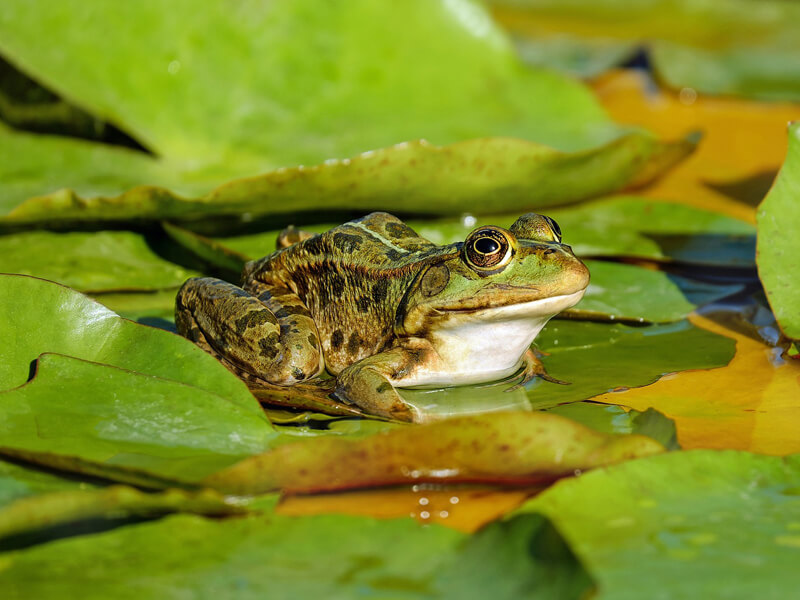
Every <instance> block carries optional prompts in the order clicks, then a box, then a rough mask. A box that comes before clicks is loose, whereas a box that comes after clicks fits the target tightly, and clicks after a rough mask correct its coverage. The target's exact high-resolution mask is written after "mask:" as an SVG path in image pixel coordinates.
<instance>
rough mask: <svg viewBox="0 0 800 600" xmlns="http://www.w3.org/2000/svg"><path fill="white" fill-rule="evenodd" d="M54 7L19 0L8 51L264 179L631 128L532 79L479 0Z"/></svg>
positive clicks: (540, 77)
mask: <svg viewBox="0 0 800 600" xmlns="http://www.w3.org/2000/svg"><path fill="white" fill-rule="evenodd" d="M89 7H90V9H89ZM43 8H45V5H44V4H42V5H38V3H37V2H23V1H21V0H14V1H10V2H9V3H8V4H7V6H6V10H4V11H3V15H2V17H0V39H2V42H1V43H0V50H1V51H2V53H3V54H5V55H6V56H7V57H9V58H10V60H11V61H12V62H13V63H15V64H16V65H18V66H20V67H21V68H22V69H23V70H24V71H26V72H28V73H31V74H33V75H34V76H35V77H36V78H37V79H39V80H41V81H43V82H44V83H46V84H48V85H49V86H50V87H51V88H52V89H54V90H56V91H58V92H59V93H61V94H62V95H63V96H64V97H66V98H68V99H70V100H71V101H72V102H74V103H75V104H78V105H79V106H83V107H85V108H87V109H88V110H89V111H90V112H91V113H92V114H95V115H98V116H101V117H103V118H105V119H107V120H108V121H110V122H112V123H114V124H116V125H118V126H119V127H121V128H122V129H124V130H126V131H128V132H129V133H132V134H133V135H134V137H136V138H137V139H139V140H140V141H142V142H143V143H144V144H145V146H147V147H148V148H151V149H153V150H154V151H155V152H156V153H157V154H158V155H160V156H165V157H172V158H177V159H181V160H183V159H191V160H200V161H202V162H203V163H206V164H214V163H219V162H221V161H225V162H231V163H232V162H236V161H244V162H247V163H249V164H248V167H249V168H248V170H249V171H251V172H253V171H254V169H253V167H254V166H256V165H257V166H258V170H263V169H264V168H269V167H276V166H282V165H284V166H288V165H298V164H315V163H319V162H322V161H323V160H325V159H327V158H332V157H340V158H342V157H346V156H353V155H355V154H357V153H359V152H362V151H364V150H369V149H373V148H381V147H384V146H389V145H391V144H394V143H397V142H401V141H404V140H410V139H418V138H422V137H425V138H427V139H429V140H431V141H432V142H433V143H435V144H448V143H452V142H455V141H459V140H463V139H467V138H472V137H481V136H485V135H514V136H517V137H522V138H526V139H534V140H537V141H539V142H542V143H545V144H549V145H552V146H555V147H559V148H561V149H565V150H566V149H576V148H588V147H592V146H596V145H598V144H601V143H604V142H606V141H608V140H609V139H611V138H612V137H614V136H615V135H616V134H617V133H618V132H619V129H618V128H616V127H615V126H613V125H612V124H611V123H609V121H608V120H607V119H606V117H605V116H604V114H603V112H602V110H601V109H600V108H599V106H598V105H597V103H596V102H595V101H594V100H593V98H592V97H591V94H590V93H589V92H588V91H587V90H586V89H584V88H583V87H582V86H580V85H578V84H576V83H574V82H572V81H570V80H568V79H565V78H563V77H561V76H559V75H556V74H552V73H549V72H547V71H537V72H535V73H531V72H529V71H526V70H525V69H524V68H523V67H522V66H521V65H520V64H519V63H518V62H517V61H516V60H515V56H514V51H513V48H512V46H511V44H510V43H509V42H508V40H507V39H506V38H505V37H504V35H503V33H502V32H501V31H500V29H499V28H497V27H496V26H495V25H494V23H493V22H492V21H491V19H490V17H489V16H488V15H487V14H486V13H485V11H484V10H483V9H482V8H481V7H480V6H479V5H477V4H476V3H473V2H468V1H463V0H457V1H455V2H451V3H444V2H437V3H434V4H431V3H430V2H427V1H426V0H410V1H409V2H404V3H402V4H401V5H397V4H394V3H392V4H386V5H381V6H375V5H373V4H371V3H369V2H368V1H366V0H356V1H354V2H351V3H348V4H347V6H344V7H342V6H333V5H331V6H320V5H319V3H317V2H313V1H312V0H293V1H291V2H281V3H278V4H265V5H249V6H247V7H246V8H245V7H242V9H241V10H231V9H230V5H229V4H228V3H227V2H224V1H221V0H217V1H213V2H207V3H205V4H204V6H203V10H202V11H198V10H196V5H195V4H193V3H192V2H189V1H188V0H183V1H181V2H176V3H173V4H172V5H171V7H170V10H169V11H164V10H162V7H160V6H157V5H155V4H154V5H148V4H136V5H131V6H130V7H127V8H125V9H124V10H122V11H121V10H120V7H119V6H118V4H117V3H115V2H110V1H103V0H95V1H93V2H91V4H90V5H88V6H87V5H86V4H84V3H82V2H78V1H77V0H68V1H65V2H63V3H61V4H60V5H59V6H58V7H51V6H47V19H45V20H43V19H42V12H43ZM113 23H120V24H122V23H124V24H125V25H126V26H125V27H120V28H118V29H117V34H116V35H114V36H112V37H108V36H102V35H93V36H92V44H91V50H90V49H89V48H88V47H87V46H86V35H87V33H86V32H100V31H103V28H106V27H108V26H109V25H110V24H113ZM223 32H224V35H223V34H222V33H223ZM43 35H44V36H47V39H48V44H46V45H44V44H42V43H41V40H42V36H43ZM431 56H436V57H437V60H435V61H431V60H429V59H430V57H431ZM490 82H491V84H492V86H491V87H488V84H490ZM143 86H145V88H146V92H147V93H143V89H144V88H143ZM531 98H535V99H536V102H531V101H530V100H531ZM562 117H563V118H562Z"/></svg>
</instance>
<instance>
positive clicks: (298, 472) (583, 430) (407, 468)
mask: <svg viewBox="0 0 800 600" xmlns="http://www.w3.org/2000/svg"><path fill="white" fill-rule="evenodd" d="M663 450H664V448H663V446H662V445H661V444H659V443H658V442H656V441H655V440H653V439H651V438H649V437H644V436H639V435H624V436H614V435H608V434H604V433H600V432H598V431H594V430H592V429H589V428H587V427H584V426H583V425H579V424H578V423H575V422H573V421H570V420H568V419H564V418H562V417H558V416H556V415H548V414H545V413H542V412H498V413H493V414H486V415H480V416H471V417H460V418H454V419H447V420H445V421H440V422H437V423H431V424H427V425H419V426H407V427H400V428H397V429H390V430H388V431H383V432H381V433H379V434H376V435H372V436H368V437H364V438H361V439H339V438H337V437H333V436H329V437H320V438H315V439H312V440H307V441H301V442H295V443H286V444H283V445H281V446H278V447H277V448H274V449H272V450H270V451H268V452H266V453H264V454H260V455H258V456H252V457H250V458H247V459H245V460H242V461H241V462H240V463H238V464H236V465H233V466H232V467H229V468H227V469H224V470H222V471H220V472H218V473H215V474H213V475H211V476H209V477H207V478H206V479H205V480H204V482H203V483H204V484H205V485H207V486H209V487H212V488H214V489H219V490H221V491H223V492H227V493H232V494H237V495H240V494H260V493H266V492H270V491H274V490H278V489H280V490H283V491H285V492H289V493H297V492H300V493H309V492H318V491H332V490H343V489H354V488H361V487H369V486H377V485H397V484H402V483H423V482H437V483H459V482H483V483H498V484H508V483H521V482H541V481H550V480H553V479H557V478H558V477H563V476H565V475H568V474H571V473H572V472H573V471H574V470H575V469H581V470H583V469H590V468H594V467H598V466H601V465H605V464H613V463H615V462H618V461H621V460H627V459H630V458H635V457H638V456H647V455H650V454H654V453H658V452H663Z"/></svg>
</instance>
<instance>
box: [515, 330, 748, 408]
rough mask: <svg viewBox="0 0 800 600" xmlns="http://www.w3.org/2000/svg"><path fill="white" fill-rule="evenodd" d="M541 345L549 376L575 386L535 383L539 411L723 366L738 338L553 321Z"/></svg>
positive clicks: (532, 390)
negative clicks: (664, 377)
mask: <svg viewBox="0 0 800 600" xmlns="http://www.w3.org/2000/svg"><path fill="white" fill-rule="evenodd" d="M536 345H537V346H538V347H539V348H540V349H541V350H542V351H543V352H545V353H547V355H546V356H544V357H542V362H543V363H544V366H545V368H546V369H547V372H548V373H549V374H550V375H551V376H552V377H555V378H557V379H561V380H563V381H567V382H569V383H570V385H557V384H554V383H549V382H547V381H543V380H540V379H536V380H534V381H533V382H531V383H530V384H528V386H527V387H528V398H529V400H530V402H531V405H532V407H533V408H548V407H552V406H556V405H558V404H564V403H567V402H575V401H578V400H586V399H589V398H591V397H593V396H596V395H598V394H604V393H606V392H610V391H614V390H615V389H627V388H629V387H638V386H642V385H647V384H650V383H653V382H654V381H656V380H658V379H659V377H661V376H662V375H664V374H666V373H673V372H675V371H685V370H687V369H713V368H715V367H721V366H724V365H726V364H728V362H729V361H730V360H731V358H733V355H734V353H735V351H736V342H735V340H733V339H731V338H727V337H724V336H721V335H717V334H715V333H711V332H710V331H706V330H705V329H700V328H698V327H694V326H693V325H691V324H690V323H689V322H687V321H678V322H676V323H670V324H665V325H647V326H639V327H631V326H628V325H622V324H614V323H591V322H585V321H563V320H559V321H551V322H550V323H548V325H547V326H546V327H545V328H544V330H542V332H541V333H540V334H539V337H538V338H537V339H536ZM623 404H624V402H623Z"/></svg>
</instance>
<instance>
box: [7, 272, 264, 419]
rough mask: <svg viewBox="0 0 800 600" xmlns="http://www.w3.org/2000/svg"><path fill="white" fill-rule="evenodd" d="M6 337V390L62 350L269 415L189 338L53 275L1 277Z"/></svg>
mask: <svg viewBox="0 0 800 600" xmlns="http://www.w3.org/2000/svg"><path fill="white" fill-rule="evenodd" d="M0 337H2V338H3V339H5V340H6V343H4V344H2V345H0V390H3V389H6V390H7V389H10V388H13V387H16V386H19V385H22V384H23V383H25V382H26V381H27V380H28V376H29V373H30V369H31V363H32V361H34V360H36V358H37V357H38V356H39V355H40V354H42V353H43V352H56V353H60V354H66V355H69V356H75V357H78V358H82V359H84V360H91V361H95V362H98V363H104V364H108V365H113V366H116V367H121V368H123V369H128V370H130V371H135V372H139V373H144V374H148V375H155V376H157V377H162V378H165V379H169V380H172V381H178V382H183V383H185V384H188V385H190V386H192V387H194V388H198V389H201V390H206V391H208V392H210V393H213V394H217V395H218V396H221V397H223V398H225V399H227V400H228V401H229V402H230V403H232V404H235V405H236V406H238V407H240V408H242V409H243V410H246V411H247V412H249V413H250V414H254V415H258V416H259V417H261V418H263V416H262V413H261V408H260V407H259V405H258V403H257V402H256V400H255V399H254V398H253V397H252V395H251V394H250V392H248V391H247V387H246V386H245V385H244V383H242V382H241V381H240V380H239V379H238V378H237V377H235V376H234V375H233V374H231V373H230V372H229V371H228V370H227V369H226V368H225V367H223V366H222V365H221V364H220V363H219V362H218V361H217V360H216V359H214V358H213V357H212V356H210V355H209V354H207V353H206V352H204V351H202V350H201V349H200V348H198V347H197V346H195V345H194V344H192V343H191V342H189V341H188V340H186V339H184V338H182V337H180V336H177V335H174V334H171V333H168V332H166V331H161V330H158V329H153V328H150V327H145V326H142V325H137V324H135V323H132V322H130V321H127V320H125V319H122V318H121V317H118V316H117V315H116V314H114V313H113V312H111V311H110V310H108V309H107V308H105V307H103V306H102V305H100V304H98V303H97V302H95V301H93V300H91V299H89V298H87V297H86V296H84V295H82V294H79V293H78V292H76V291H74V290H71V289H69V288H67V287H64V286H61V285H58V284H55V283H51V282H49V281H44V280H42V279H36V278H34V277H27V276H24V275H0Z"/></svg>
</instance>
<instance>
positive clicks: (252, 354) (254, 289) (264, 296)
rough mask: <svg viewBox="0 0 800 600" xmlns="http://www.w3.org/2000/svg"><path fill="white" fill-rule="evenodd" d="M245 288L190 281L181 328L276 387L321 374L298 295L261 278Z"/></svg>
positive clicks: (178, 317)
mask: <svg viewBox="0 0 800 600" xmlns="http://www.w3.org/2000/svg"><path fill="white" fill-rule="evenodd" d="M246 288H247V289H242V288H240V287H238V286H235V285H233V284H231V283H228V282H226V281H222V280H221V279H214V278H212V277H198V278H194V279H190V280H188V281H187V282H186V283H184V284H183V287H181V289H180V291H179V292H178V297H177V299H176V307H175V324H176V326H177V328H178V332H179V333H180V334H181V335H183V336H185V337H187V338H189V339H190V340H192V341H193V342H195V343H196V344H198V345H199V346H200V347H202V348H203V349H205V350H207V351H209V352H211V353H212V354H214V355H215V356H216V357H217V358H219V359H220V360H221V362H222V363H223V364H224V365H225V366H227V367H228V368H230V369H231V370H232V371H234V372H235V373H237V374H241V373H240V371H243V372H244V373H247V374H249V375H251V376H255V378H256V379H259V380H262V381H266V382H268V383H273V384H276V385H292V384H294V383H297V382H299V381H304V380H307V379H310V378H311V377H315V376H316V375H318V374H320V373H321V372H322V370H323V369H324V367H325V365H324V360H323V358H322V353H321V350H320V343H319V336H318V334H317V327H316V325H315V324H314V321H313V319H312V318H311V315H310V314H309V312H308V309H307V308H306V307H305V306H304V305H303V303H302V302H301V300H300V298H298V297H297V295H296V294H294V293H292V292H291V291H290V290H289V289H287V288H285V287H280V286H275V285H267V284H265V283H261V282H250V283H248V285H247V286H246Z"/></svg>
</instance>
